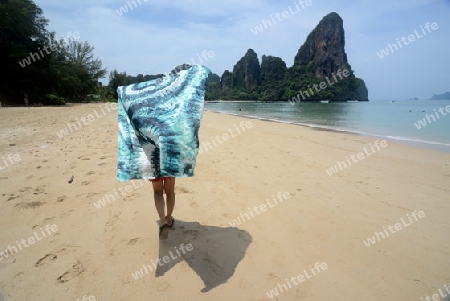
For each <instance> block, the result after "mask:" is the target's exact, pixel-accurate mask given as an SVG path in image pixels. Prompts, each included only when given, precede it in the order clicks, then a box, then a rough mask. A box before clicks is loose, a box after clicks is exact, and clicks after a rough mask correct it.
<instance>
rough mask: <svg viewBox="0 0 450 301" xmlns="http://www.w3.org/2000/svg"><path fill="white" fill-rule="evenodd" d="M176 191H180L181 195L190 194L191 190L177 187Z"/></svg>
mask: <svg viewBox="0 0 450 301" xmlns="http://www.w3.org/2000/svg"><path fill="white" fill-rule="evenodd" d="M175 191H179V192H181V193H190V191H189V189H187V188H186V187H182V186H181V187H177V186H176V187H175Z"/></svg>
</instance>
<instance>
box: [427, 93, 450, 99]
mask: <svg viewBox="0 0 450 301" xmlns="http://www.w3.org/2000/svg"><path fill="white" fill-rule="evenodd" d="M443 99H450V92H445V93H442V94H434V95H433V96H432V97H431V98H430V100H443Z"/></svg>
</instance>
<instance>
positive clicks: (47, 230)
mask: <svg viewBox="0 0 450 301" xmlns="http://www.w3.org/2000/svg"><path fill="white" fill-rule="evenodd" d="M39 229H40V232H41V233H40V234H41V236H40V235H39V233H38V232H36V231H35V232H34V233H33V234H34V235H32V236H30V237H28V238H27V239H22V240H21V241H20V242H19V241H18V240H16V245H12V246H11V245H8V247H7V248H6V250H5V252H0V260H3V259H6V258H8V257H9V255H8V252H9V254H10V255H14V254H15V253H18V252H19V251H22V250H23V249H24V248H28V247H29V246H31V245H33V244H35V243H36V242H38V241H40V240H42V239H44V238H46V237H47V236H49V235H51V234H52V233H55V232H57V231H58V226H56V225H54V224H53V225H51V226H50V225H46V226H45V227H44V230H43V229H42V228H39ZM27 243H28V244H27ZM16 246H17V247H16Z"/></svg>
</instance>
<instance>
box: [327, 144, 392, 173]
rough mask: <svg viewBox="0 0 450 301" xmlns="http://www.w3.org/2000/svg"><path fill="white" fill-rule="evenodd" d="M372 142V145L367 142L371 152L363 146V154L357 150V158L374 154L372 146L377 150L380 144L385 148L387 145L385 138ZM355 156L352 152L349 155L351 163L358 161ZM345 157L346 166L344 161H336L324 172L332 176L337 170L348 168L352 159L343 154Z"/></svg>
mask: <svg viewBox="0 0 450 301" xmlns="http://www.w3.org/2000/svg"><path fill="white" fill-rule="evenodd" d="M374 144H375V145H374V146H372V143H369V147H370V149H371V150H372V152H369V151H367V149H366V147H364V148H363V150H364V153H365V154H364V153H363V152H359V153H357V154H356V157H358V159H359V160H362V159H364V158H366V155H367V156H370V155H372V154H374V153H375V152H376V150H375V149H374V147H375V148H376V149H377V150H378V151H379V150H381V148H380V146H381V147H383V148H385V147H386V146H387V145H388V144H387V141H386V140H381V142H380V141H379V140H376V141H375V143H374ZM356 157H355V155H354V154H351V155H350V159H352V161H353V163H358V162H359V160H358V159H356ZM345 159H347V163H348V166H347V164H346V163H345V162H341V161H336V165H335V166H332V167H330V168H328V169H327V170H325V171H326V173H327V174H328V175H329V176H332V175H333V174H337V173H338V172H339V170H341V171H342V170H344V169H345V168H348V167H350V166H352V161H350V159H349V158H348V156H345Z"/></svg>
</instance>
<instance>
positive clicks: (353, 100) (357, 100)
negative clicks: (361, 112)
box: [347, 100, 359, 102]
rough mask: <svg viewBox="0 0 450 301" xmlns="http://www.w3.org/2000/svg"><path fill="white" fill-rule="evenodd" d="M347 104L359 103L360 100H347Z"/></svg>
mask: <svg viewBox="0 0 450 301" xmlns="http://www.w3.org/2000/svg"><path fill="white" fill-rule="evenodd" d="M347 102H359V100H347Z"/></svg>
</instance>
